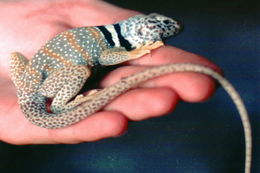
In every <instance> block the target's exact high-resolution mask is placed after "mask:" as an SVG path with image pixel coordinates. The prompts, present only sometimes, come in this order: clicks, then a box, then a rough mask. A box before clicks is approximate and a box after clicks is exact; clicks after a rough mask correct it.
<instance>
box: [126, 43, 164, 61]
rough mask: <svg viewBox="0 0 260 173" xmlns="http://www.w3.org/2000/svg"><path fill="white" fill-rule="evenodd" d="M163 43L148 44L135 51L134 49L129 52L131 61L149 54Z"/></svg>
mask: <svg viewBox="0 0 260 173" xmlns="http://www.w3.org/2000/svg"><path fill="white" fill-rule="evenodd" d="M163 45H164V43H163V42H162V41H156V42H149V43H147V44H146V45H144V46H141V47H139V48H137V49H134V50H132V51H131V52H130V57H131V59H136V58H139V57H142V56H144V55H145V54H148V53H151V50H153V49H156V48H158V47H161V46H163Z"/></svg>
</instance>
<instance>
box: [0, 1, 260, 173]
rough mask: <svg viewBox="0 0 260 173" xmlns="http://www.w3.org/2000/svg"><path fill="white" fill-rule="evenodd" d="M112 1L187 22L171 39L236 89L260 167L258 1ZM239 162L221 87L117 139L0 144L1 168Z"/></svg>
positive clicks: (238, 165)
mask: <svg viewBox="0 0 260 173" xmlns="http://www.w3.org/2000/svg"><path fill="white" fill-rule="evenodd" d="M110 2H112V3H114V4H117V5H120V6H122V7H125V8H131V9H135V10H139V11H142V12H144V13H150V12H158V13H162V14H165V15H168V16H171V17H175V18H177V19H179V20H181V21H183V22H184V24H185V30H184V32H183V33H182V34H181V35H180V36H178V37H176V38H174V39H172V40H170V41H169V43H170V44H172V45H174V46H176V47H179V48H182V49H185V50H187V51H190V52H194V53H197V54H200V55H203V56H205V57H207V58H209V59H210V60H212V61H213V62H215V63H216V64H218V65H219V66H220V67H222V69H223V70H224V72H225V75H226V77H227V78H228V79H229V80H230V81H232V83H233V84H234V85H235V87H236V88H237V90H238V91H239V92H240V93H241V96H242V98H243V99H244V100H245V104H246V105H247V108H248V110H249V114H250V118H251V122H252V126H253V132H254V136H253V137H254V158H253V171H252V172H253V173H260V158H259V156H260V151H259V145H260V134H259V132H260V128H259V126H257V125H258V124H259V123H260V117H259V116H257V115H259V108H258V107H257V102H256V99H257V98H258V96H259V75H260V71H259V68H258V67H259V65H260V63H259V60H258V59H257V56H258V55H259V46H258V45H257V41H259V37H260V33H259V29H260V28H259V26H260V23H259V21H260V20H259V18H257V17H259V16H258V14H257V11H259V10H260V8H258V9H257V5H258V4H257V3H256V2H253V1H245V0H212V1H206V0H196V1H189V0H181V1H175V0H153V1H149V0H142V1H141V0H128V1H126V0H125V1H123V0H111V1H110ZM257 68H258V69H257ZM257 89H258V90H257ZM258 104H259V103H258ZM243 169H244V136H243V129H242V125H241V121H240V119H239V116H238V113H237V111H236V109H235V107H234V105H233V103H232V102H231V100H230V99H229V97H228V96H227V95H226V93H225V92H224V91H223V89H221V88H220V89H219V90H218V91H217V92H216V94H215V95H214V97H212V99H210V100H209V101H207V102H204V103H196V104H194V103H193V104H191V103H180V104H179V106H178V107H177V109H176V110H175V111H174V112H173V113H171V115H170V116H164V117H161V118H155V119H151V120H145V121H142V122H131V123H130V126H129V131H128V133H127V134H126V135H124V136H122V137H120V138H115V139H105V140H102V141H98V142H93V143H82V144H78V145H33V146H12V145H8V144H5V143H0V172H1V173H6V172H8V173H10V172H15V173H16V172H19V173H20V172H26V173H47V172H48V173H56V172H63V173H67V172H68V173H69V172H70V173H71V172H73V173H121V172H124V173H141V172H149V173H162V172H163V173H168V172H174V173H240V172H241V173H242V172H243Z"/></svg>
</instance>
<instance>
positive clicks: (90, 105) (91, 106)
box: [27, 64, 252, 173]
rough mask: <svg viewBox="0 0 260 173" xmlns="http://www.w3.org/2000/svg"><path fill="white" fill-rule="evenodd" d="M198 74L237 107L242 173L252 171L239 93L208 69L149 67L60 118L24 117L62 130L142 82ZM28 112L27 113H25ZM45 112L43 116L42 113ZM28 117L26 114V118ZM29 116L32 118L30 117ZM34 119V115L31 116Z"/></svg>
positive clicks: (248, 133)
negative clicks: (211, 80) (177, 74)
mask: <svg viewBox="0 0 260 173" xmlns="http://www.w3.org/2000/svg"><path fill="white" fill-rule="evenodd" d="M189 71H190V72H198V73H203V74H206V75H209V76H211V77H213V78H214V79H216V80H217V81H218V82H219V83H220V84H221V85H222V86H223V88H224V89H225V90H226V91H227V93H228V94H229V95H230V97H231V99H232V100H233V102H234V104H235V105H236V107H237V109H238V112H239V114H240V118H241V120H242V124H243V128H244V134H245V149H246V154H245V157H246V159H245V173H250V169H251V159H252V158H251V157H252V134H251V126H250V122H249V117H248V113H247V110H246V108H245V105H244V103H243V101H242V99H241V97H240V96H239V94H238V92H237V91H236V90H235V88H234V87H233V86H232V84H231V83H230V82H229V81H227V80H226V79H225V78H224V77H222V76H221V75H220V74H218V73H216V72H215V71H213V70H211V69H210V68H207V67H204V66H201V65H194V64H169V65H163V66H159V67H152V68H149V69H146V70H144V71H142V72H139V73H137V74H133V75H131V76H129V77H126V78H123V79H121V80H119V81H118V82H117V83H115V84H114V85H112V86H110V87H107V88H105V89H103V90H101V91H99V92H98V93H96V95H95V97H93V99H92V100H90V101H87V102H85V103H83V104H82V105H80V106H78V107H76V108H75V109H73V110H71V111H69V112H65V113H60V114H50V113H47V112H46V111H45V109H42V111H41V113H40V114H41V115H40V116H29V117H27V118H28V119H29V120H30V121H31V122H32V123H33V124H35V125H38V126H41V127H44V128H62V127H66V126H69V125H72V124H74V123H76V122H78V121H80V120H82V119H84V118H86V117H87V116H90V115H91V114H93V113H95V112H97V111H98V110H100V109H101V108H103V107H104V106H105V105H106V104H108V103H109V102H110V101H111V100H113V99H114V98H116V97H117V96H119V95H120V94H122V93H124V92H126V91H127V90H129V89H131V88H134V87H136V86H137V85H139V84H140V83H141V82H144V81H146V80H149V79H152V78H154V77H157V76H161V75H163V74H168V73H173V72H189ZM27 110H28V109H27ZM44 111H45V112H44ZM27 115H28V114H27ZM31 115H32V114H31ZM34 115H35V114H34Z"/></svg>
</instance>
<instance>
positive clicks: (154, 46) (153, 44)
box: [141, 41, 164, 50]
mask: <svg viewBox="0 0 260 173" xmlns="http://www.w3.org/2000/svg"><path fill="white" fill-rule="evenodd" d="M163 45H164V43H163V42H162V41H156V42H148V44H146V45H144V46H142V47H141V48H142V49H148V50H153V49H157V48H159V47H161V46H163Z"/></svg>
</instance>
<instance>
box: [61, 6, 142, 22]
mask: <svg viewBox="0 0 260 173" xmlns="http://www.w3.org/2000/svg"><path fill="white" fill-rule="evenodd" d="M58 4H59V3H58ZM57 6H59V5H57ZM62 10H63V12H65V13H66V14H67V15H68V19H71V20H69V21H68V23H70V25H72V26H74V27H78V26H97V25H104V24H111V23H116V22H118V21H121V20H124V19H127V18H129V17H131V16H133V15H136V14H138V12H136V11H132V10H127V9H123V8H119V7H117V6H114V5H112V4H109V3H107V2H104V1H80V2H67V4H66V6H65V8H62ZM115 14H116V15H115Z"/></svg>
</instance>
